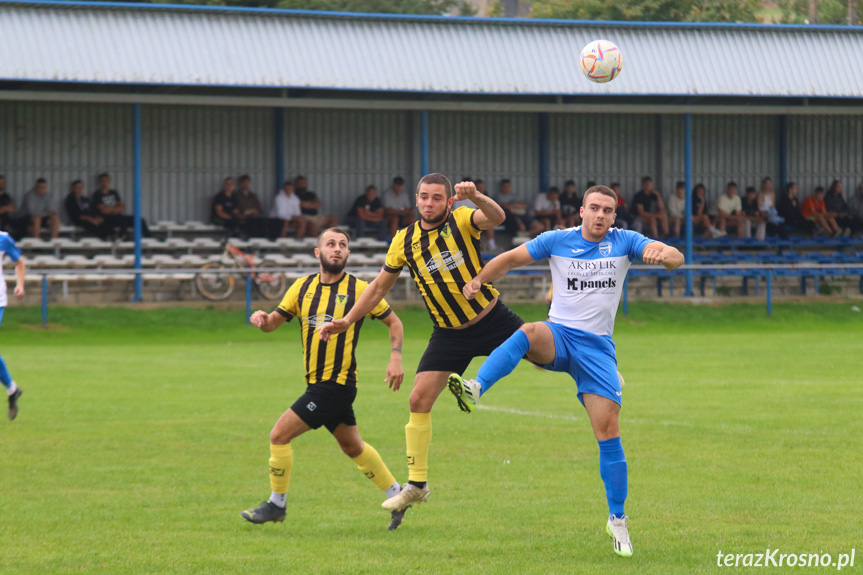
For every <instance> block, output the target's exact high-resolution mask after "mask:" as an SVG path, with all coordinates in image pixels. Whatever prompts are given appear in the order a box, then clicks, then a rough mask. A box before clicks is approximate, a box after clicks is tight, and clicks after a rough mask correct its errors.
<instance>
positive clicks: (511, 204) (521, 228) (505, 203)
mask: <svg viewBox="0 0 863 575" xmlns="http://www.w3.org/2000/svg"><path fill="white" fill-rule="evenodd" d="M494 201H495V202H497V205H499V206H500V207H501V208H503V213H504V215H505V216H506V220H504V222H503V225H504V228H506V231H507V232H508V233H510V234H512V235H515V234H517V233H524V232H527V225H528V223H529V222H530V218H529V216H528V214H527V203H526V202H523V201H521V200H520V199H518V198H517V197H516V195H515V194H514V193H513V191H512V182H511V181H509V180H508V179H503V180H501V181H500V188H499V190H498V193H497V195H496V196H495V197H494Z"/></svg>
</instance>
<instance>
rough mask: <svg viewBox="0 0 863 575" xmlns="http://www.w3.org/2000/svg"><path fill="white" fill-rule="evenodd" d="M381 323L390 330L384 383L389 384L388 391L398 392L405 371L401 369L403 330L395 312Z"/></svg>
mask: <svg viewBox="0 0 863 575" xmlns="http://www.w3.org/2000/svg"><path fill="white" fill-rule="evenodd" d="M381 321H382V322H383V324H384V325H385V326H387V327H388V328H390V363H389V365H387V373H386V377H385V378H384V381H385V382H387V383H389V384H390V389H392V390H393V391H398V390H399V388H400V387H401V386H402V381H404V379H405V370H404V368H403V367H402V342H403V341H404V338H405V328H404V325H402V320H400V319H399V316H397V315H396V312H391V313H390V314H389V315H388V316H387V317H385V318H384V319H382V320H381Z"/></svg>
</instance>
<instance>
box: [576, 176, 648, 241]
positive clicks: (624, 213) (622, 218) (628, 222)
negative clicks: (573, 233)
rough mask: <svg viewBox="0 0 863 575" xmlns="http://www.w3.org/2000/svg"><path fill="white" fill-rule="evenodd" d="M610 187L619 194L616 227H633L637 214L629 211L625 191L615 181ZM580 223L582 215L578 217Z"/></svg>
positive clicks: (626, 228)
mask: <svg viewBox="0 0 863 575" xmlns="http://www.w3.org/2000/svg"><path fill="white" fill-rule="evenodd" d="M608 187H609V188H611V191H613V192H614V193H615V194H617V212H616V217H615V218H614V227H616V228H620V229H622V230H628V229H630V228H632V224H633V223H634V222H635V216H634V215H632V212H631V211H629V206H627V205H626V200H625V199H623V193H622V192H621V191H620V183H618V182H613V183H612V184H611V185H610V186H608ZM579 207H581V206H579ZM578 223H579V224H580V223H581V216H579V217H578ZM575 225H578V224H575ZM570 227H571V226H570Z"/></svg>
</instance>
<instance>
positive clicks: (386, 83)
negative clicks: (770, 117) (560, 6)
mask: <svg viewBox="0 0 863 575" xmlns="http://www.w3.org/2000/svg"><path fill="white" fill-rule="evenodd" d="M596 38H606V39H609V40H611V41H613V42H615V43H617V44H618V45H619V46H620V48H621V51H622V53H623V55H624V69H623V72H622V74H621V75H620V77H619V78H618V79H616V80H615V81H613V82H611V83H608V84H594V83H592V82H589V81H587V79H586V78H584V77H583V75H582V74H581V71H580V70H579V68H578V63H577V59H578V54H579V53H580V51H581V48H582V47H583V46H584V45H585V44H586V43H587V42H589V41H590V40H593V39H596ZM0 46H2V51H0V53H2V57H0V99H21V92H22V91H23V92H24V93H26V95H27V96H32V98H30V99H37V100H38V99H57V98H59V97H60V94H64V96H63V97H62V99H68V100H75V99H79V100H90V101H92V100H94V99H95V100H97V101H129V102H132V101H141V102H148V101H149V102H164V103H172V102H176V103H181V102H182V101H189V103H192V100H195V101H197V102H198V103H207V101H211V102H210V103H219V102H223V103H230V102H233V103H236V104H238V105H241V104H242V102H245V103H246V104H248V105H287V106H292V105H306V106H312V105H321V104H327V102H332V106H333V107H337V106H338V107H351V106H354V105H359V106H362V107H383V108H402V109H410V108H416V109H450V108H452V109H471V108H475V109H477V110H487V109H497V108H500V109H521V108H524V109H532V110H536V111H543V110H544V109H546V108H547V109H549V110H555V109H561V110H562V109H563V108H561V106H563V107H564V108H566V107H569V106H570V105H573V104H578V105H580V106H584V105H593V106H595V107H597V108H602V107H604V106H609V105H612V106H614V107H615V108H616V109H617V110H620V108H621V107H624V108H625V107H627V106H629V107H631V108H633V110H634V111H635V110H636V109H637V108H640V107H643V106H644V105H645V104H650V103H654V104H659V103H662V104H664V105H665V106H669V105H674V106H678V107H679V106H684V108H681V111H685V107H686V106H695V105H699V106H704V105H706V104H711V107H714V106H724V107H731V108H734V109H737V111H738V112H740V111H744V112H745V109H746V107H751V106H753V105H755V107H756V108H759V109H762V108H765V107H773V108H777V109H780V110H781V109H785V108H787V110H785V111H791V113H794V112H793V109H796V108H801V107H806V106H813V105H814V106H819V107H827V108H829V107H831V106H833V107H836V108H842V109H843V111H844V112H843V113H847V111H848V109H849V107H852V106H856V107H859V106H860V102H861V99H863V28H861V27H847V26H842V27H840V26H779V25H754V24H688V23H632V22H584V21H557V20H525V19H490V18H461V17H426V16H395V15H375V14H344V13H331V12H309V11H296V10H265V9H245V8H228V7H212V6H189V5H183V6H173V5H164V4H127V3H99V2H62V1H58V2H51V1H41V2H39V1H36V2H30V1H27V2H22V1H18V2H9V1H5V0H0ZM15 92H19V93H18V94H17V96H16V95H15ZM49 93H50V94H52V95H51V96H48V94H49ZM229 100H230V102H229ZM289 101H290V102H289ZM280 102H282V103H281V104H280ZM313 102H315V103H316V104H313ZM837 112H838V110H837ZM809 113H811V111H810V112H809ZM828 113H829V112H828Z"/></svg>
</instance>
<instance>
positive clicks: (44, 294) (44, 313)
mask: <svg viewBox="0 0 863 575" xmlns="http://www.w3.org/2000/svg"><path fill="white" fill-rule="evenodd" d="M47 326H48V275H47V274H46V275H43V276H42V327H47Z"/></svg>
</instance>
